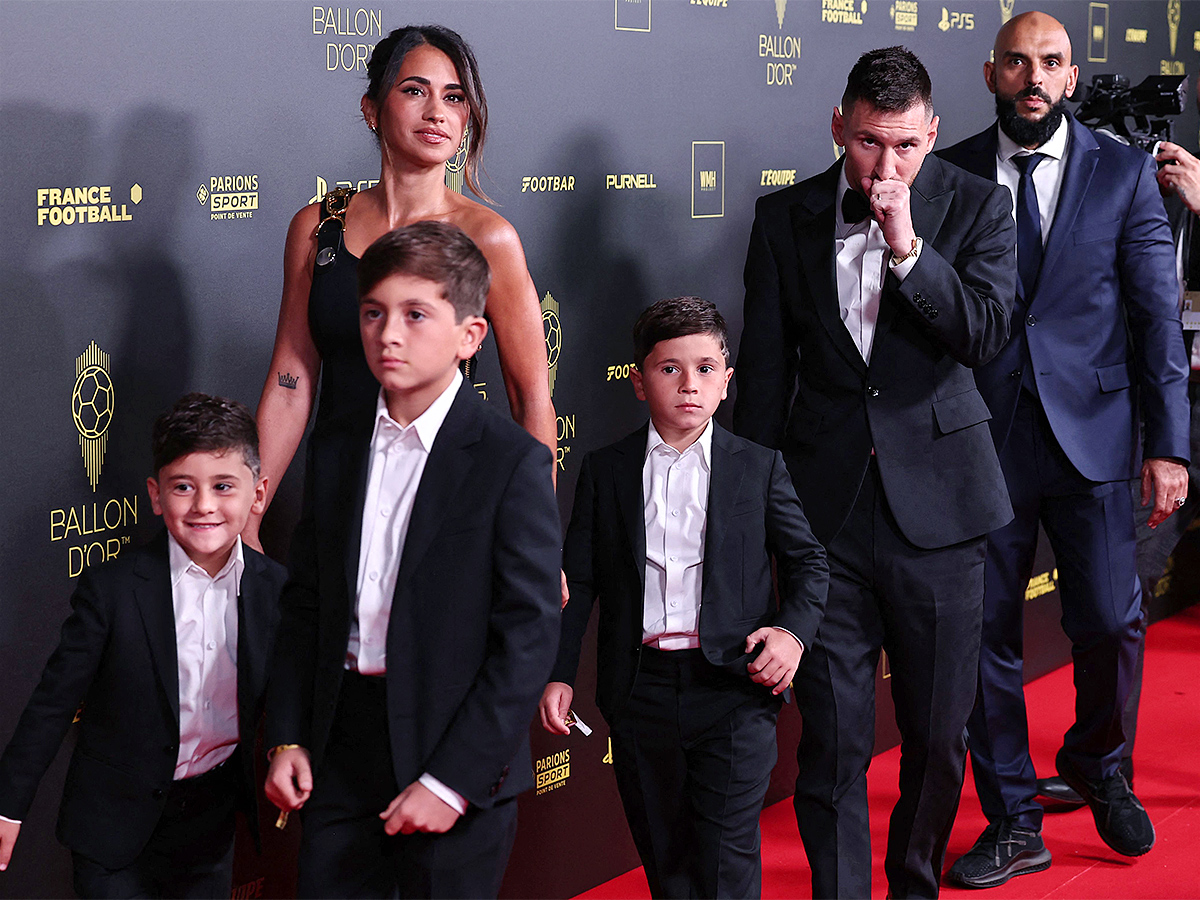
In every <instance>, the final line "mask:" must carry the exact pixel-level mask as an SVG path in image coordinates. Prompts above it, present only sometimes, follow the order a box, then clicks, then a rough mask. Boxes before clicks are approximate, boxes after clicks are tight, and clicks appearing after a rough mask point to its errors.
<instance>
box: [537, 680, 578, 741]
mask: <svg viewBox="0 0 1200 900" xmlns="http://www.w3.org/2000/svg"><path fill="white" fill-rule="evenodd" d="M574 697H575V689H574V688H572V687H571V686H570V685H569V684H563V683H562V682H561V681H552V682H550V683H549V684H548V685H546V689H545V690H544V691H542V702H541V703H539V704H538V712H539V713H541V716H542V727H543V728H545V729H546V730H547V731H548V732H550V733H551V734H570V733H571V726H570V725H568V724H567V723H566V718H567V713H569V712H570V711H571V701H572V700H573V699H574Z"/></svg>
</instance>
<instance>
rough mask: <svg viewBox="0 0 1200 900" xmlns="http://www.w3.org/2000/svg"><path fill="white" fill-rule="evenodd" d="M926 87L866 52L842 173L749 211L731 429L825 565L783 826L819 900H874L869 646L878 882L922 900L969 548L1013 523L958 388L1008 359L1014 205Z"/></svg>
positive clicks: (958, 772)
mask: <svg viewBox="0 0 1200 900" xmlns="http://www.w3.org/2000/svg"><path fill="white" fill-rule="evenodd" d="M937 126H938V120H937V117H935V116H934V115H933V106H932V101H931V85H930V82H929V76H928V74H927V73H926V71H925V68H924V66H922V65H921V63H920V61H919V60H918V59H917V58H916V57H915V56H914V55H913V54H912V53H910V52H909V51H907V50H905V49H904V48H901V47H892V48H887V49H884V50H874V51H871V52H870V53H867V54H864V55H863V56H862V57H861V58H860V59H859V61H858V62H857V63H856V64H855V66H854V68H853V69H852V70H851V72H850V76H849V79H848V81H847V85H846V92H845V94H844V95H843V98H842V109H841V111H836V110H835V112H834V114H833V136H834V140H835V141H836V142H837V143H838V144H839V145H840V146H843V147H845V149H846V152H845V156H844V157H843V160H842V161H840V162H838V163H836V164H834V165H833V166H832V167H831V168H829V169H828V170H827V171H825V172H823V173H821V174H820V175H816V176H814V177H812V178H809V179H808V180H806V181H803V182H801V183H800V184H797V185H795V186H793V187H789V188H786V189H784V190H782V191H778V192H776V193H774V194H769V195H767V196H765V197H762V198H760V199H759V201H758V207H757V211H756V217H755V222H754V228H753V231H752V233H751V237H750V249H749V253H748V256H747V259H746V271H745V281H746V302H745V329H744V331H743V334H742V344H741V348H740V352H739V354H738V367H737V386H738V397H737V404H736V406H735V408H734V429H735V431H737V432H738V433H740V434H742V435H744V436H746V437H749V438H750V439H752V440H755V441H757V442H759V443H762V444H766V445H767V446H769V447H776V448H779V449H781V450H782V451H783V454H784V459H785V461H786V463H787V467H788V471H789V472H790V473H791V475H792V479H793V482H794V483H795V486H796V492H797V494H798V495H799V497H800V500H801V502H802V503H803V505H804V509H805V512H806V514H807V516H808V518H809V521H810V522H811V523H812V526H813V531H814V533H815V534H816V536H817V538H818V540H820V541H821V542H822V543H823V544H824V545H825V547H826V550H827V552H828V554H829V565H830V585H829V601H828V604H827V606H826V613H825V619H824V621H823V622H822V624H821V627H820V630H819V631H818V634H817V640H816V643H815V645H814V647H813V648H812V650H811V652H810V653H809V654H808V658H807V659H806V662H805V664H804V665H803V666H802V667H801V668H800V671H799V673H798V677H797V681H796V697H797V702H798V704H799V708H800V712H801V714H802V715H803V717H804V731H803V734H802V736H801V739H800V746H799V750H798V751H797V759H798V761H799V764H800V772H799V775H798V777H797V780H796V795H795V806H796V819H797V823H798V825H799V827H800V834H801V837H802V838H803V840H804V845H805V849H806V851H807V853H808V859H809V864H810V866H811V867H812V871H813V894H814V896H818V897H865V896H868V895H869V894H870V893H871V877H870V872H871V851H870V833H869V829H868V821H867V789H866V773H867V766H868V765H869V763H870V758H871V753H872V750H873V744H874V730H875V729H874V724H875V693H874V684H875V682H874V679H875V673H876V668H877V663H878V660H879V651H880V647H881V646H882V647H883V648H884V649H886V650H887V654H888V659H889V660H890V663H891V675H892V678H891V683H892V696H893V699H894V701H895V705H896V720H897V724H898V725H899V727H900V732H901V736H902V739H903V757H902V762H901V774H900V800H899V802H898V803H897V805H896V808H895V810H894V811H893V814H892V819H891V828H890V832H889V838H888V851H887V858H886V861H885V870H886V874H887V879H888V886H889V891H890V893H891V896H893V897H910V896H936V894H937V891H938V882H939V878H940V874H941V861H942V857H943V854H944V853H945V847H946V841H947V838H948V836H949V833H950V826H951V823H952V822H953V819H954V813H955V809H956V808H957V805H958V798H959V793H960V791H961V787H962V777H963V766H964V760H965V754H966V745H965V741H964V738H963V728H964V726H965V724H966V721H967V717H968V715H969V713H970V711H971V706H972V703H973V701H974V698H975V679H976V654H977V650H978V644H979V623H980V609H981V603H982V599H983V551H984V543H983V535H985V534H986V533H987V532H988V531H990V530H991V529H993V528H996V527H998V526H1000V525H1003V524H1004V523H1005V522H1006V521H1008V519H1009V518H1010V517H1011V515H1012V510H1011V507H1010V505H1009V502H1008V496H1007V492H1006V491H1005V487H1004V480H1003V477H1002V475H1001V473H1000V466H999V463H998V461H997V459H996V452H995V448H994V447H993V445H992V440H991V436H990V434H989V432H988V427H987V420H988V418H989V413H988V409H987V406H986V405H985V404H984V402H983V398H982V397H980V395H979V393H978V391H977V390H976V389H975V380H974V378H973V376H972V373H971V369H972V368H973V367H975V366H979V365H982V364H983V363H985V362H987V361H988V360H989V359H991V358H992V356H993V355H994V354H995V353H996V352H997V351H998V350H999V349H1000V348H1001V347H1002V346H1003V345H1004V343H1005V341H1006V340H1007V338H1008V328H1009V315H1010V311H1011V305H1012V296H1013V292H1014V284H1013V278H1014V274H1015V269H1014V264H1013V245H1014V242H1015V237H1014V229H1013V223H1012V216H1011V208H1012V207H1011V202H1010V201H1009V198H1008V197H1007V196H1006V195H1005V194H1004V192H1003V191H1001V190H998V189H997V188H996V186H995V185H993V184H988V183H987V182H985V181H984V180H983V179H980V178H978V177H976V176H972V175H968V174H967V173H965V172H962V171H961V170H959V169H957V168H955V167H953V166H950V165H947V164H945V163H943V162H942V161H941V160H939V159H937V158H936V157H933V156H929V155H928V154H929V152H930V150H931V149H932V147H933V143H934V140H935V138H936V137H937Z"/></svg>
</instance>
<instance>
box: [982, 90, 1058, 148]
mask: <svg viewBox="0 0 1200 900" xmlns="http://www.w3.org/2000/svg"><path fill="white" fill-rule="evenodd" d="M1066 112H1067V95H1066V94H1063V95H1062V96H1061V97H1059V98H1058V102H1057V103H1054V104H1052V105H1051V106H1050V109H1049V110H1047V111H1046V114H1045V115H1044V116H1042V118H1041V120H1040V121H1037V122H1031V121H1030V120H1029V119H1026V118H1023V117H1022V116H1021V114H1020V113H1019V112H1017V98H1016V97H1014V98H1013V99H1012V100H1005V99H1003V98H1002V97H1001V96H1000V95H999V94H996V118H997V119H998V120H999V122H1000V130H1001V131H1003V132H1004V133H1005V134H1007V135H1008V136H1009V137H1010V138H1012V140H1013V142H1014V143H1016V144H1018V145H1019V146H1021V147H1040V146H1042V144H1044V143H1046V141H1048V140H1050V138H1052V137H1054V132H1056V131H1058V126H1059V124H1060V123H1061V122H1062V119H1063V116H1064V115H1065V114H1066Z"/></svg>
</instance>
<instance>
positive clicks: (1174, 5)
mask: <svg viewBox="0 0 1200 900" xmlns="http://www.w3.org/2000/svg"><path fill="white" fill-rule="evenodd" d="M1182 15H1183V0H1167V26H1168V27H1169V28H1170V29H1171V55H1172V56H1174V55H1175V45H1176V44H1177V43H1178V42H1179V19H1180V17H1181V16H1182Z"/></svg>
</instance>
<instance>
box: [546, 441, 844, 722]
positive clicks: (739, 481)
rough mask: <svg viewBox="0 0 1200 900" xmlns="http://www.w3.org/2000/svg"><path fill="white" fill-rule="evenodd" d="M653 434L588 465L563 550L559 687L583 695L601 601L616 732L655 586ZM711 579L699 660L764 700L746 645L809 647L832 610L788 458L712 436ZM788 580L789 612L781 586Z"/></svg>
mask: <svg viewBox="0 0 1200 900" xmlns="http://www.w3.org/2000/svg"><path fill="white" fill-rule="evenodd" d="M647 433H648V426H642V427H641V428H640V429H638V430H637V431H635V432H634V433H633V434H631V435H629V436H628V437H626V438H624V439H623V440H621V441H618V442H617V443H615V444H612V445H610V446H608V447H605V448H603V449H600V450H596V451H594V452H592V453H589V454H588V455H587V456H586V457H584V461H583V464H582V466H581V467H580V473H579V481H578V483H577V486H576V490H575V504H574V507H573V508H572V511H571V523H570V526H569V527H568V529H567V538H566V543H565V546H564V548H563V561H564V571H565V572H566V575H567V584H568V587H569V588H570V592H571V599H570V601H569V602H568V603H567V606H566V609H565V610H564V611H563V621H562V641H561V643H560V647H559V654H558V660H557V662H556V663H555V667H554V672H553V673H552V675H551V677H550V680H551V681H561V682H563V683H566V684H574V683H575V676H576V672H577V669H578V666H579V655H580V647H581V644H582V641H583V636H584V632H585V631H586V630H587V625H588V619H589V617H590V615H591V611H592V607H593V605H594V604H595V603H596V602H597V600H598V601H599V604H600V614H599V615H600V619H599V626H598V629H599V632H598V633H599V638H598V646H597V655H596V658H597V689H596V701H597V706H598V707H599V709H600V711H601V713H603V715H604V717H605V719H607V720H608V721H609V723H610V724H611V723H612V722H614V721H615V720H616V719H617V718H618V717H619V716H620V714H621V711H622V710H623V708H624V705H625V702H626V700H627V699H628V698H629V694H630V691H631V690H632V689H633V682H634V677H635V676H636V674H637V669H638V665H639V661H640V654H641V652H642V613H643V609H644V604H643V598H644V595H645V577H646V522H645V502H644V499H643V497H642V468H643V463H644V461H645V456H646V436H647ZM711 466H712V471H711V477H710V481H709V495H708V510H707V517H706V529H705V541H704V563H703V572H702V576H701V601H700V626H699V627H700V649H701V650H702V651H703V653H704V656H705V658H706V659H707V660H708V661H709V662H710V663H712V664H713V665H715V666H718V667H720V668H722V669H725V670H727V671H729V672H731V673H733V674H734V675H736V676H738V678H736V679H731V680H730V685H731V688H733V689H737V690H740V691H743V692H747V693H765V691H766V688H764V687H762V686H761V685H756V684H755V683H754V682H752V681H751V680H750V678H749V677H748V676H747V673H746V666H747V664H748V663H749V662H750V660H752V659H753V656H752V655H747V654H746V652H745V644H746V636H747V635H748V634H750V633H751V632H752V631H754V630H756V629H758V628H761V627H763V626H765V625H777V626H780V627H782V628H786V629H787V630H788V631H790V632H791V633H792V634H794V635H795V636H796V637H798V638H799V639H800V641H801V642H802V643H803V644H804V646H805V647H811V646H812V642H813V639H814V637H815V636H816V632H817V626H818V625H819V624H820V621H821V617H822V615H823V614H824V609H825V594H826V587H827V583H828V571H829V570H828V566H827V564H826V561H825V551H824V550H823V549H822V547H821V545H820V544H819V543H818V542H817V540H816V538H814V537H813V535H812V531H811V530H810V529H809V526H808V522H807V520H806V519H805V517H804V511H803V510H802V509H801V507H800V503H799V501H798V500H797V499H796V494H795V491H794V490H793V488H792V485H791V480H790V479H789V478H788V473H787V469H786V468H785V467H784V464H783V458H782V457H781V456H780V454H779V453H778V452H774V451H771V450H768V449H766V448H765V447H760V446H758V445H756V444H753V443H751V442H750V441H747V440H744V439H742V438H739V437H735V436H734V435H732V434H730V433H729V432H727V431H726V430H725V429H723V428H721V427H720V426H719V425H715V424H714V427H713V439H712V453H711ZM772 558H774V560H775V562H776V566H777V571H778V583H779V602H778V604H777V603H776V599H775V592H774V590H773V588H772V582H771V560H772Z"/></svg>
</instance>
